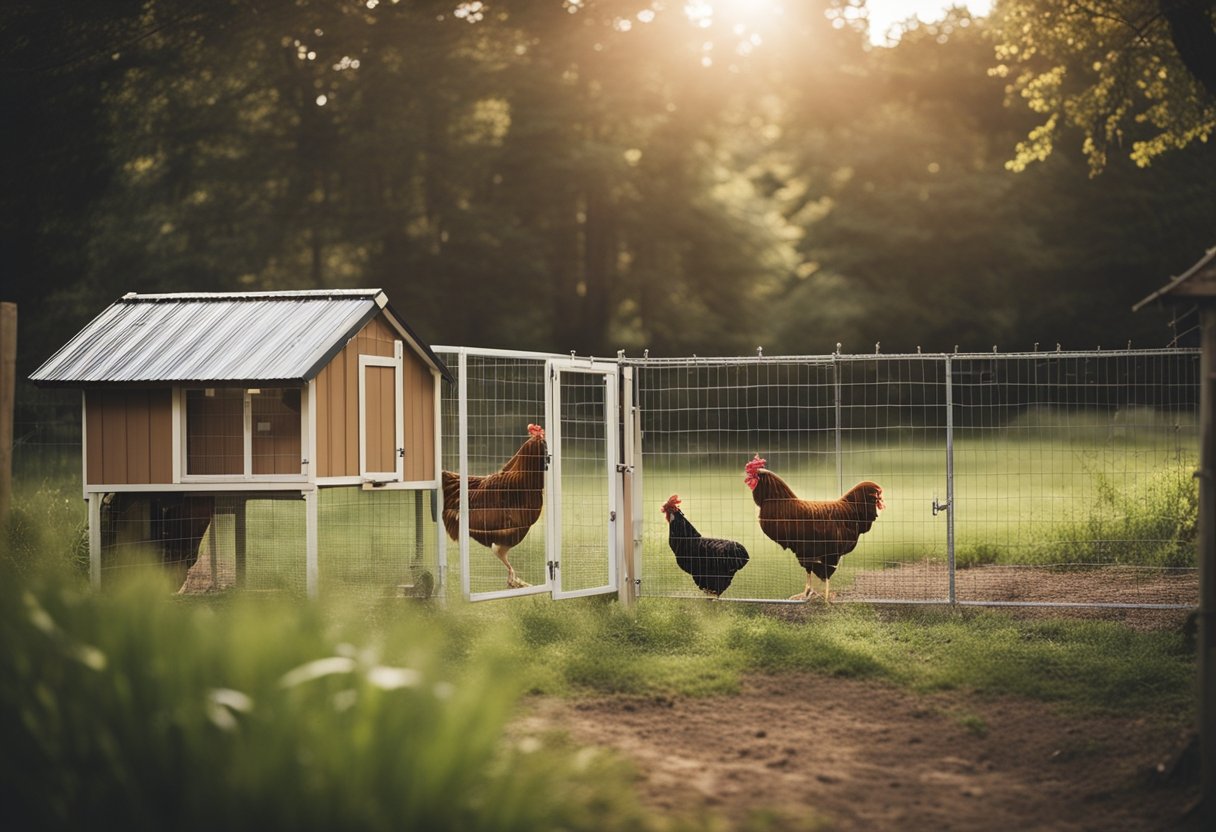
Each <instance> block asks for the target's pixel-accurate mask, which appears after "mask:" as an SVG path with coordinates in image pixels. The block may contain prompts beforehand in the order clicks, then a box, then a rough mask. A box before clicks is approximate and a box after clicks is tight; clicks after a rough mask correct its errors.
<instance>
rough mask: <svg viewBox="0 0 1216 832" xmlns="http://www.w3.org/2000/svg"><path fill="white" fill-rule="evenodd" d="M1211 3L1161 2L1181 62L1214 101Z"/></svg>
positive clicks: (1215, 43)
mask: <svg viewBox="0 0 1216 832" xmlns="http://www.w3.org/2000/svg"><path fill="white" fill-rule="evenodd" d="M1213 2H1214V0H1160V8H1161V14H1162V16H1163V17H1165V19H1166V21H1167V22H1168V23H1169V25H1170V37H1171V38H1172V39H1173V41H1174V47H1175V48H1176V49H1177V50H1178V55H1179V56H1180V57H1181V58H1182V63H1183V65H1184V66H1186V68H1187V70H1188V71H1189V72H1190V73H1191V75H1193V76H1194V77H1195V80H1197V81H1198V82H1199V83H1200V84H1202V85H1203V88H1204V89H1205V90H1207V92H1208V96H1209V97H1210V98H1213V99H1216V29H1213V27H1212V5H1213Z"/></svg>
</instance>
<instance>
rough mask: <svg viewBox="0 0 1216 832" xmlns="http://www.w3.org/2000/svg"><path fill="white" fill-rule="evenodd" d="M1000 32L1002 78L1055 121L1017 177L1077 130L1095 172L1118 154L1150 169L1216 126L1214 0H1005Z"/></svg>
mask: <svg viewBox="0 0 1216 832" xmlns="http://www.w3.org/2000/svg"><path fill="white" fill-rule="evenodd" d="M992 25H993V32H994V34H995V37H996V40H997V46H996V55H997V59H998V61H999V63H997V64H996V66H995V67H994V68H993V69H992V72H993V74H994V75H996V76H997V77H1000V78H1005V79H1008V82H1009V84H1008V86H1007V87H1006V90H1007V92H1008V94H1009V95H1010V96H1011V97H1021V98H1023V99H1025V102H1026V104H1027V105H1028V106H1029V107H1030V109H1032V110H1033V111H1035V112H1036V113H1040V114H1041V115H1043V116H1046V119H1045V120H1044V121H1043V122H1042V123H1041V124H1039V125H1037V126H1036V127H1035V128H1034V129H1033V130H1031V131H1030V133H1029V135H1028V136H1027V137H1026V139H1024V140H1023V141H1021V142H1020V143H1019V144H1018V147H1017V153H1016V155H1015V157H1014V158H1013V160H1012V161H1011V162H1010V168H1011V169H1013V170H1022V169H1024V168H1025V167H1026V165H1027V164H1030V163H1031V162H1033V161H1036V160H1042V159H1045V158H1046V157H1047V156H1048V154H1050V153H1051V151H1052V148H1053V147H1054V146H1055V144H1056V143H1057V142H1058V140H1059V138H1060V136H1061V133H1062V131H1063V130H1064V129H1065V128H1067V127H1072V128H1077V129H1078V130H1080V131H1081V133H1082V135H1083V137H1084V140H1083V144H1082V149H1083V151H1084V153H1085V156H1086V157H1087V158H1088V160H1089V164H1090V168H1091V170H1093V171H1094V172H1098V171H1101V170H1102V168H1103V167H1104V166H1105V165H1106V162H1107V159H1108V156H1109V155H1110V154H1111V153H1112V152H1117V153H1123V152H1128V153H1129V154H1130V157H1131V158H1132V159H1133V160H1134V161H1135V163H1136V164H1138V165H1140V166H1142V167H1147V166H1148V165H1149V164H1150V163H1151V162H1152V161H1153V160H1154V159H1156V158H1158V157H1159V156H1161V155H1162V154H1163V153H1166V152H1167V151H1170V150H1178V149H1181V148H1185V147H1188V146H1190V145H1191V144H1193V143H1196V142H1206V141H1207V140H1208V138H1209V137H1210V136H1211V135H1212V131H1213V129H1216V8H1214V4H1213V2H1212V0H1064V2H1060V0H1003V2H1000V3H998V4H997V5H996V8H995V10H994V13H993V24H992Z"/></svg>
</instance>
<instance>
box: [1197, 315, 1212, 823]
mask: <svg viewBox="0 0 1216 832" xmlns="http://www.w3.org/2000/svg"><path fill="white" fill-rule="evenodd" d="M1200 323H1201V326H1202V330H1203V355H1202V358H1201V359H1200V379H1201V380H1200V387H1199V425H1200V428H1199V429H1200V436H1201V440H1200V446H1199V472H1198V477H1199V551H1198V558H1199V620H1198V625H1199V626H1198V631H1199V632H1198V635H1199V640H1198V641H1199V643H1198V646H1199V657H1198V658H1199V668H1198V669H1199V715H1198V716H1199V760H1200V766H1201V778H1202V779H1201V790H1200V799H1201V800H1202V801H1203V808H1202V812H1203V814H1204V816H1205V818H1206V820H1207V821H1208V823H1207V828H1209V829H1211V828H1212V827H1213V824H1216V422H1214V420H1216V305H1213V304H1211V303H1207V304H1204V305H1203V306H1202V307H1201V312H1200Z"/></svg>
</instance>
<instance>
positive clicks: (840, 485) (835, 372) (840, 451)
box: [832, 344, 844, 494]
mask: <svg viewBox="0 0 1216 832" xmlns="http://www.w3.org/2000/svg"><path fill="white" fill-rule="evenodd" d="M832 388H833V393H832V396H833V404H834V406H835V409H836V490H837V491H838V492H839V493H841V494H843V493H844V448H843V436H842V431H843V428H842V427H841V424H840V416H841V412H842V410H843V403H842V402H841V397H840V345H839V344H837V345H836V352H834V353H832Z"/></svg>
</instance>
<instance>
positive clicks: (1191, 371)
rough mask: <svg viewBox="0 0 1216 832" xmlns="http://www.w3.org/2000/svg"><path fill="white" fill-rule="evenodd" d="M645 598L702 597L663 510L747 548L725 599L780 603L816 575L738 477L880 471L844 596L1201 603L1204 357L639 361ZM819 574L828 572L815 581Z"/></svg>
mask: <svg viewBox="0 0 1216 832" xmlns="http://www.w3.org/2000/svg"><path fill="white" fill-rule="evenodd" d="M629 364H630V365H631V366H633V367H634V372H635V379H636V401H637V406H638V412H637V414H636V418H637V420H638V423H637V425H636V429H637V430H638V431H639V432H640V448H641V454H640V458H639V462H640V464H639V466H638V468H639V479H640V481H641V486H642V487H641V490H640V498H639V501H640V510H641V511H642V517H643V521H644V522H643V523H642V525H641V533H640V535H639V538H640V539H639V544H640V549H641V557H642V565H641V575H642V578H643V581H642V584H641V587H642V590H641V591H642V594H644V595H688V596H698V595H701V593H700V591H699V590H698V589H697V588H696V586H695V585H694V582H693V579H692V577H691V576H690V575H688V574H685V572H684V571H682V570H681V569H680V568H679V567H678V566H677V564H676V560H675V557H674V555H673V554H672V550H671V548H670V547H669V542H668V527H667V524H666V523H664V522H663V517H664V516H663V514H661V513H660V506H662V505H663V503H664V502H665V501H667V500H668V498H669V497H671V496H672V495H673V494H678V495H679V496H680V499H681V502H682V505H681V510H682V511H683V513H684V515H685V516H686V517H687V519H688V520H689V521H690V522H691V523H692V524H693V526H695V527H696V529H697V531H698V532H699V533H700V534H701V535H703V536H705V537H719V538H727V539H731V540H735V541H738V542H739V543H741V544H743V546H744V547H745V548H746V549H747V551H748V552H749V554H750V561H749V562H748V564H747V565H746V566H745V567H744V568H743V569H742V570H741V571H739V572H738V573H737V574H736V575H735V576H734V578H733V582H732V583H731V585H730V587H729V589H728V590H727V591H726V592H725V594H724V596H723V597H725V598H735V599H755V600H778V599H783V598H788V597H790V596H791V595H793V594H795V593H797V592H799V591H800V590H802V588H803V586H804V584H805V582H806V578H807V576H806V572H805V570H804V569H803V568H802V567H801V566H800V565H799V563H798V562H797V560H796V558H795V556H794V555H793V554H792V553H791V552H790V551H788V550H786V549H785V548H783V547H782V546H781V544H780V543H778V542H776V541H774V540H771V539H769V538H768V537H767V536H766V535H765V534H764V533H763V532H762V531H761V529H760V527H759V523H758V521H757V516H756V515H757V507H756V504H755V502H754V501H753V499H752V494H751V493H750V492H749V490H748V488H747V486H746V485H745V484H744V481H743V476H744V466H745V465H746V463H747V462H748V461H749V460H751V459H752V458H753V456H754V455H757V454H758V455H759V456H760V457H762V458H763V459H765V460H766V461H767V462H766V465H765V467H766V468H767V469H768V470H769V471H771V472H773V473H775V474H777V475H778V476H780V477H781V478H782V479H784V480H785V481H786V483H788V485H789V486H790V487H791V488H792V490H793V492H794V493H795V494H796V495H797V496H798V497H800V498H803V499H814V500H831V499H835V498H837V497H839V496H840V495H842V494H843V493H845V492H846V491H847V490H848V489H850V488H851V487H852V486H853V485H854V484H856V483H858V482H859V481H863V480H872V481H874V482H877V483H878V484H880V485H881V487H882V489H883V499H884V502H885V509H884V511H883V512H882V514H881V516H880V517H879V519H878V520H877V522H875V523H874V525H873V527H872V528H871V529H870V530H869V531H868V532H866V533H865V534H863V535H861V537H860V539H859V540H858V543H857V546H856V549H854V550H853V551H852V552H851V553H849V554H847V555H846V556H845V557H843V559H842V560H841V561H840V567H839V570H838V571H837V572H836V573H835V574H834V575H833V576H832V583H831V589H832V592H833V595H834V596H837V597H838V598H839V599H840V600H850V599H851V600H865V601H890V602H902V603H916V602H926V603H940V602H958V603H986V604H1000V603H1019V604H1040V603H1042V604H1117V605H1148V606H1157V605H1164V606H1173V605H1179V606H1187V605H1191V604H1193V603H1194V602H1195V600H1196V598H1197V593H1198V588H1197V573H1196V570H1195V562H1194V537H1195V530H1196V518H1197V488H1196V486H1195V484H1194V481H1193V479H1192V473H1193V471H1194V465H1195V460H1196V459H1197V457H1198V428H1197V396H1198V366H1199V358H1198V353H1197V352H1192V351H1135V352H1133V351H1127V352H1118V353H1109V352H1105V353H1103V352H1098V353H1062V352H1057V353H1031V354H1006V355H996V354H993V355H987V354H985V355H896V356H882V355H873V356H846V355H832V356H821V357H795V358H759V357H757V358H740V359H648V360H641V361H638V360H630V361H629ZM820 588H821V587H820Z"/></svg>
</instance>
